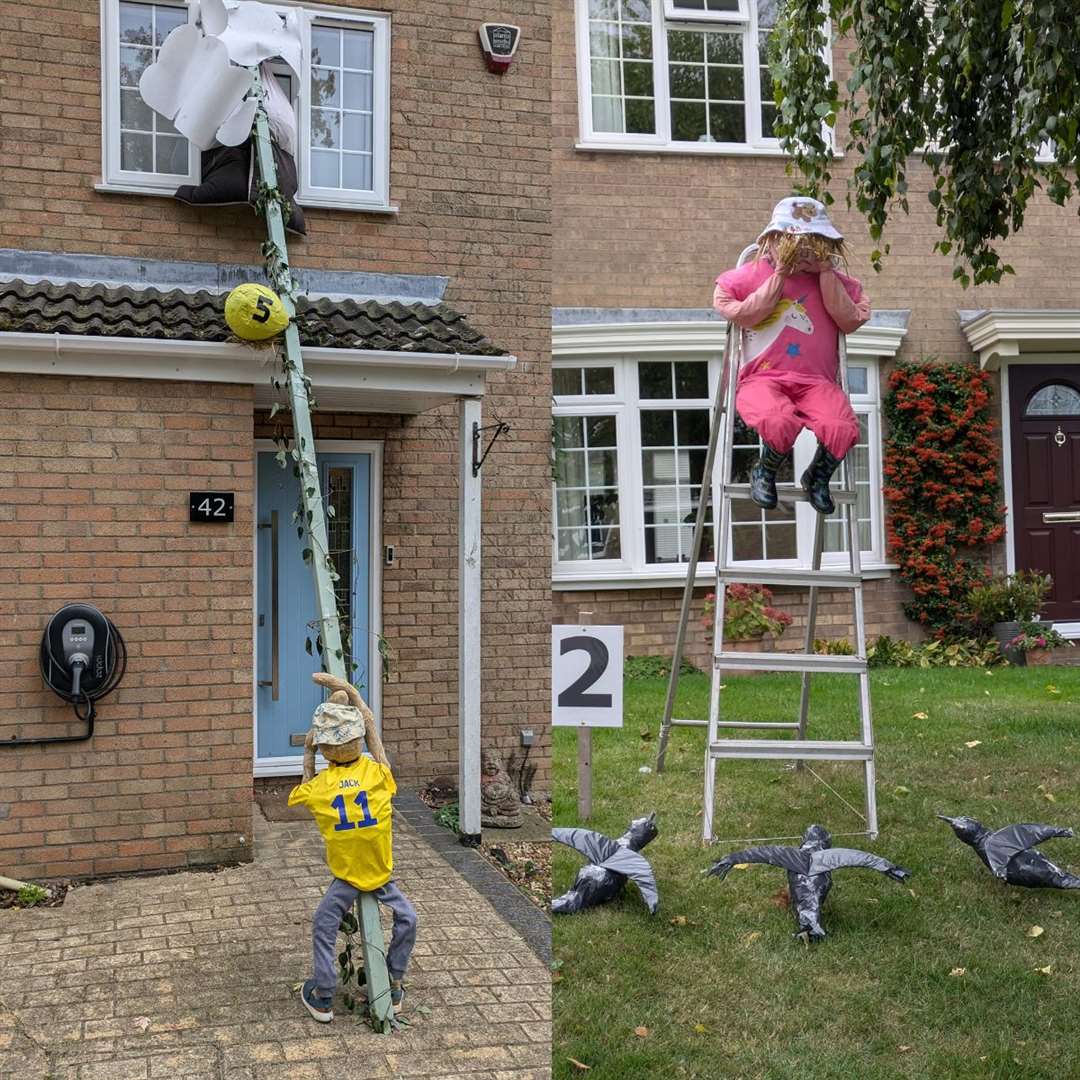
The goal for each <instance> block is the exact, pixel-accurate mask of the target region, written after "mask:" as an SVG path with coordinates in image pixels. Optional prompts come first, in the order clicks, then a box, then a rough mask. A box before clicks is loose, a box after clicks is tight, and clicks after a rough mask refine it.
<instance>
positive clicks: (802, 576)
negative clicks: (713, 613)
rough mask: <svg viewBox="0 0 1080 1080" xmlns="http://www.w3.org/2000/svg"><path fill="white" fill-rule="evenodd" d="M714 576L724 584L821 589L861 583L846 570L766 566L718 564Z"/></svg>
mask: <svg viewBox="0 0 1080 1080" xmlns="http://www.w3.org/2000/svg"><path fill="white" fill-rule="evenodd" d="M716 576H717V579H718V580H720V581H723V582H724V583H725V584H727V583H729V582H732V583H737V584H746V585H794V586H800V585H802V586H806V587H807V588H821V589H855V588H858V587H859V586H860V585H862V576H861V575H859V574H853V573H851V572H850V571H847V570H845V571H835V570H787V569H784V568H780V569H775V570H774V569H772V568H771V567H767V566H746V567H744V566H739V567H734V566H718V567H717V568H716Z"/></svg>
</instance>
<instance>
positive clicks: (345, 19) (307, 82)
mask: <svg viewBox="0 0 1080 1080" xmlns="http://www.w3.org/2000/svg"><path fill="white" fill-rule="evenodd" d="M158 2H160V3H161V4H162V6H169V7H185V8H187V10H188V21H189V22H193V21H194V9H193V7H192V6H190V5H188V4H187V3H175V2H172V0H158ZM270 6H271V7H273V8H275V9H276V10H278V11H281V12H284V11H286V10H288V9H289V8H291V7H299V8H300V9H301V10H302V11H303V12H305V13H306V15H307V16H308V18H306V19H302V20H301V25H302V42H303V71H301V72H300V74H299V79H298V85H297V92H296V95H295V99H294V105H295V107H296V110H297V113H298V117H297V138H298V140H299V150H300V152H299V155H298V157H299V160H298V161H297V171H298V173H299V177H300V187H299V189H298V191H297V193H296V201H297V202H298V203H299V204H300V205H301V206H305V207H328V208H331V209H336V210H359V211H367V212H376V213H377V212H383V213H386V212H390V213H393V212H395V211H396V210H397V207H395V206H392V205H391V204H390V16H389V15H388V14H386V13H385V12H378V11H367V10H361V9H352V8H338V7H331V6H328V5H323V4H288V3H277V4H272V5H270ZM313 23H315V24H323V25H328V26H335V25H336V26H340V27H344V28H346V29H348V28H349V27H350V26H351V27H357V26H363V27H366V28H368V29H370V30H372V32H373V33H374V36H375V40H374V46H373V55H374V75H373V76H372V112H373V124H372V138H371V146H372V150H373V153H374V162H373V170H372V182H373V186H372V189H371V190H370V191H357V190H354V189H351V188H323V187H315V186H313V185H311V184H310V183H308V177H309V176H310V174H311V161H310V153H311V111H310V102H311V26H312V24H313ZM101 75H102V78H101V134H102V139H101V142H102V146H101V156H102V163H101V167H102V174H101V182H100V183H98V184H96V185H95V187H96V188H97V190H98V191H106V192H119V193H129V194H135V195H164V196H170V197H171V196H172V195H173V193H174V192H175V191H176V189H177V188H178V187H179V186H180V185H182V184H198V183H199V182H200V171H201V170H200V152H199V150H198V149H197V148H196V147H194V146H192V145H190V144H189V146H188V163H189V168H188V173H187V175H186V176H174V175H172V174H164V173H140V172H132V171H130V170H124V169H121V168H120V0H101Z"/></svg>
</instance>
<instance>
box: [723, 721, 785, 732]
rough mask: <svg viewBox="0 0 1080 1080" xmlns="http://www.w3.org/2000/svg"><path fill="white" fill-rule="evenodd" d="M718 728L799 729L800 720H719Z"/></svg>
mask: <svg viewBox="0 0 1080 1080" xmlns="http://www.w3.org/2000/svg"><path fill="white" fill-rule="evenodd" d="M716 726H717V727H718V728H736V729H737V728H768V729H769V730H771V731H798V730H799V724H798V721H795V722H790V721H786V720H785V721H783V722H778V721H774V720H717V721H716Z"/></svg>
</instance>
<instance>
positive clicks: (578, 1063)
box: [566, 1058, 592, 1072]
mask: <svg viewBox="0 0 1080 1080" xmlns="http://www.w3.org/2000/svg"><path fill="white" fill-rule="evenodd" d="M566 1060H567V1061H569V1062H570V1064H571V1065H573V1066H574V1068H575V1069H580V1070H581V1071H582V1072H588V1071H589V1070H590V1069H591V1068H592V1066H591V1065H586V1064H585V1062H584V1061H578V1059H577V1058H567V1059H566Z"/></svg>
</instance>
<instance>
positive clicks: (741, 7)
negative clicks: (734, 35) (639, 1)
mask: <svg viewBox="0 0 1080 1080" xmlns="http://www.w3.org/2000/svg"><path fill="white" fill-rule="evenodd" d="M736 3H737V4H738V7H737V10H735V11H704V10H699V9H697V8H687V7H683V6H682V5H681V4H680V3H679V0H664V17H665V18H666V19H667V20H668V21H669V22H727V23H742V22H746V20H747V19H748V18H749V7H748V3H749V0H736Z"/></svg>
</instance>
